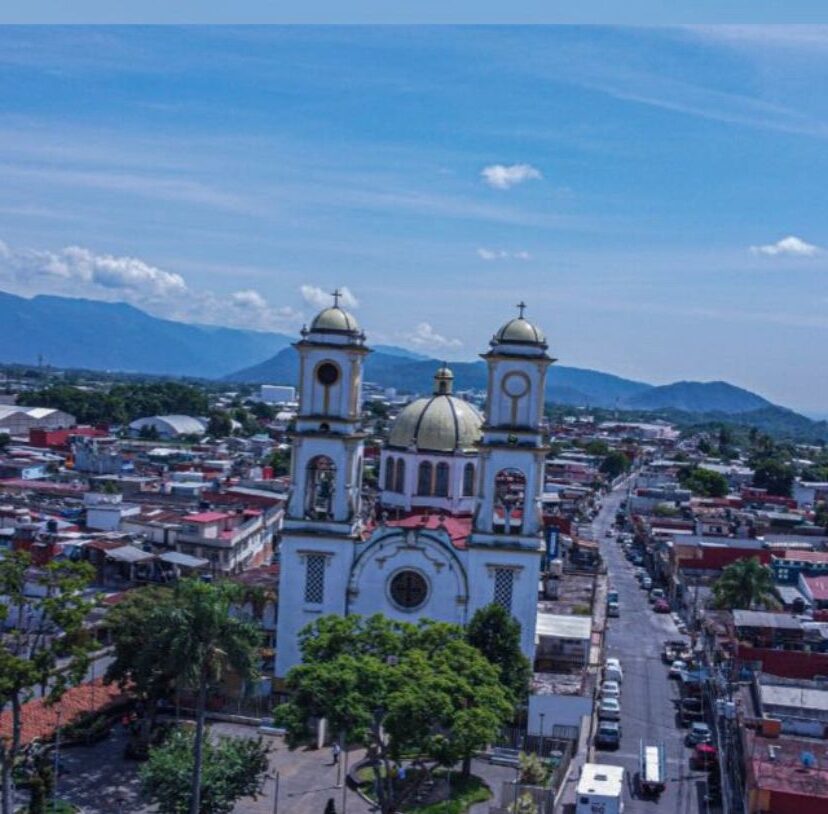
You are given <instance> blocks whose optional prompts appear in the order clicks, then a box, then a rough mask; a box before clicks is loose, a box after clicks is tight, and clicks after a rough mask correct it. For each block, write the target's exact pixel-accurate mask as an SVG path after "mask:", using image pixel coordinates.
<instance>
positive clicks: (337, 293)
mask: <svg viewBox="0 0 828 814" xmlns="http://www.w3.org/2000/svg"><path fill="white" fill-rule="evenodd" d="M331 296H332V297H333V298H334V308H339V298H340V297H341V296H342V292H341V291H340V290H339V289H338V288H335V289H334V290H333V291H331Z"/></svg>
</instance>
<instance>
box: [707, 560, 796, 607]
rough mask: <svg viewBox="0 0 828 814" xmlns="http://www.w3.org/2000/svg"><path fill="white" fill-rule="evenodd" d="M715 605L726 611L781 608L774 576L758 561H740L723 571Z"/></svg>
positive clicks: (714, 592) (716, 588) (716, 586)
mask: <svg viewBox="0 0 828 814" xmlns="http://www.w3.org/2000/svg"><path fill="white" fill-rule="evenodd" d="M713 604H714V605H715V607H717V608H724V609H726V610H733V609H734V608H743V609H745V610H750V609H751V608H755V607H761V608H770V609H776V608H779V607H780V606H781V604H780V602H779V599H778V597H777V594H776V587H775V586H774V584H773V575H772V574H771V571H770V569H769V568H768V567H767V566H765V565H762V563H761V562H759V558H758V557H751V558H750V559H749V560H737V561H736V562H734V563H731V564H730V565H728V566H727V567H726V568H725V569H724V570H723V571H722V575H721V576H720V577H719V578H718V579H717V580H716V582H715V583H714V584H713Z"/></svg>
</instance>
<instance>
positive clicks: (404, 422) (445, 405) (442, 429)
mask: <svg viewBox="0 0 828 814" xmlns="http://www.w3.org/2000/svg"><path fill="white" fill-rule="evenodd" d="M453 379H454V374H453V373H452V372H451V370H449V369H448V368H447V367H446V366H445V365H444V366H443V367H441V368H440V369H439V370H438V371H437V373H436V375H435V376H434V395H433V396H431V397H430V398H422V399H417V400H416V401H412V402H411V404H408V405H407V406H406V407H405V408H404V409H403V411H402V412H401V413H400V414H399V416H397V419H396V421H394V425H393V427H391V434H390V435H389V437H388V445H389V446H391V447H401V448H403V449H408V448H409V447H411V446H414V447H416V448H417V449H418V450H421V451H423V452H455V451H463V450H468V449H473V448H474V445H475V444H476V443H477V442H478V441H479V440H480V436H481V427H482V426H483V417H482V416H481V415H480V413H478V412H477V410H476V409H475V408H474V407H473V406H472V405H471V404H469V403H468V402H467V401H463V399H459V398H457V397H456V396H452V395H451V384H452V381H453Z"/></svg>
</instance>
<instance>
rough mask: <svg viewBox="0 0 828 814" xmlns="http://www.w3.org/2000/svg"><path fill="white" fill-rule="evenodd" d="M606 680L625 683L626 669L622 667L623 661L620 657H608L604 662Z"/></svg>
mask: <svg viewBox="0 0 828 814" xmlns="http://www.w3.org/2000/svg"><path fill="white" fill-rule="evenodd" d="M604 681H617V682H618V683H619V684H621V683H623V681H624V671H623V670H622V669H621V662H620V661H619V660H618V659H616V658H608V659H607V660H606V661H605V662H604Z"/></svg>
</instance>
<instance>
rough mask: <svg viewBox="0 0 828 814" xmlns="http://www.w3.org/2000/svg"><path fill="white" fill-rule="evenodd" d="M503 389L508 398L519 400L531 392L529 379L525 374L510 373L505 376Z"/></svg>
mask: <svg viewBox="0 0 828 814" xmlns="http://www.w3.org/2000/svg"><path fill="white" fill-rule="evenodd" d="M501 387H502V388H503V392H504V393H505V394H506V395H507V396H511V397H512V398H515V399H517V398H520V397H521V396H525V395H526V394H527V393H528V392H529V378H528V376H526V374H525V373H519V372H515V373H509V374H508V375H506V376H504V378H503V383H502V384H501Z"/></svg>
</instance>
